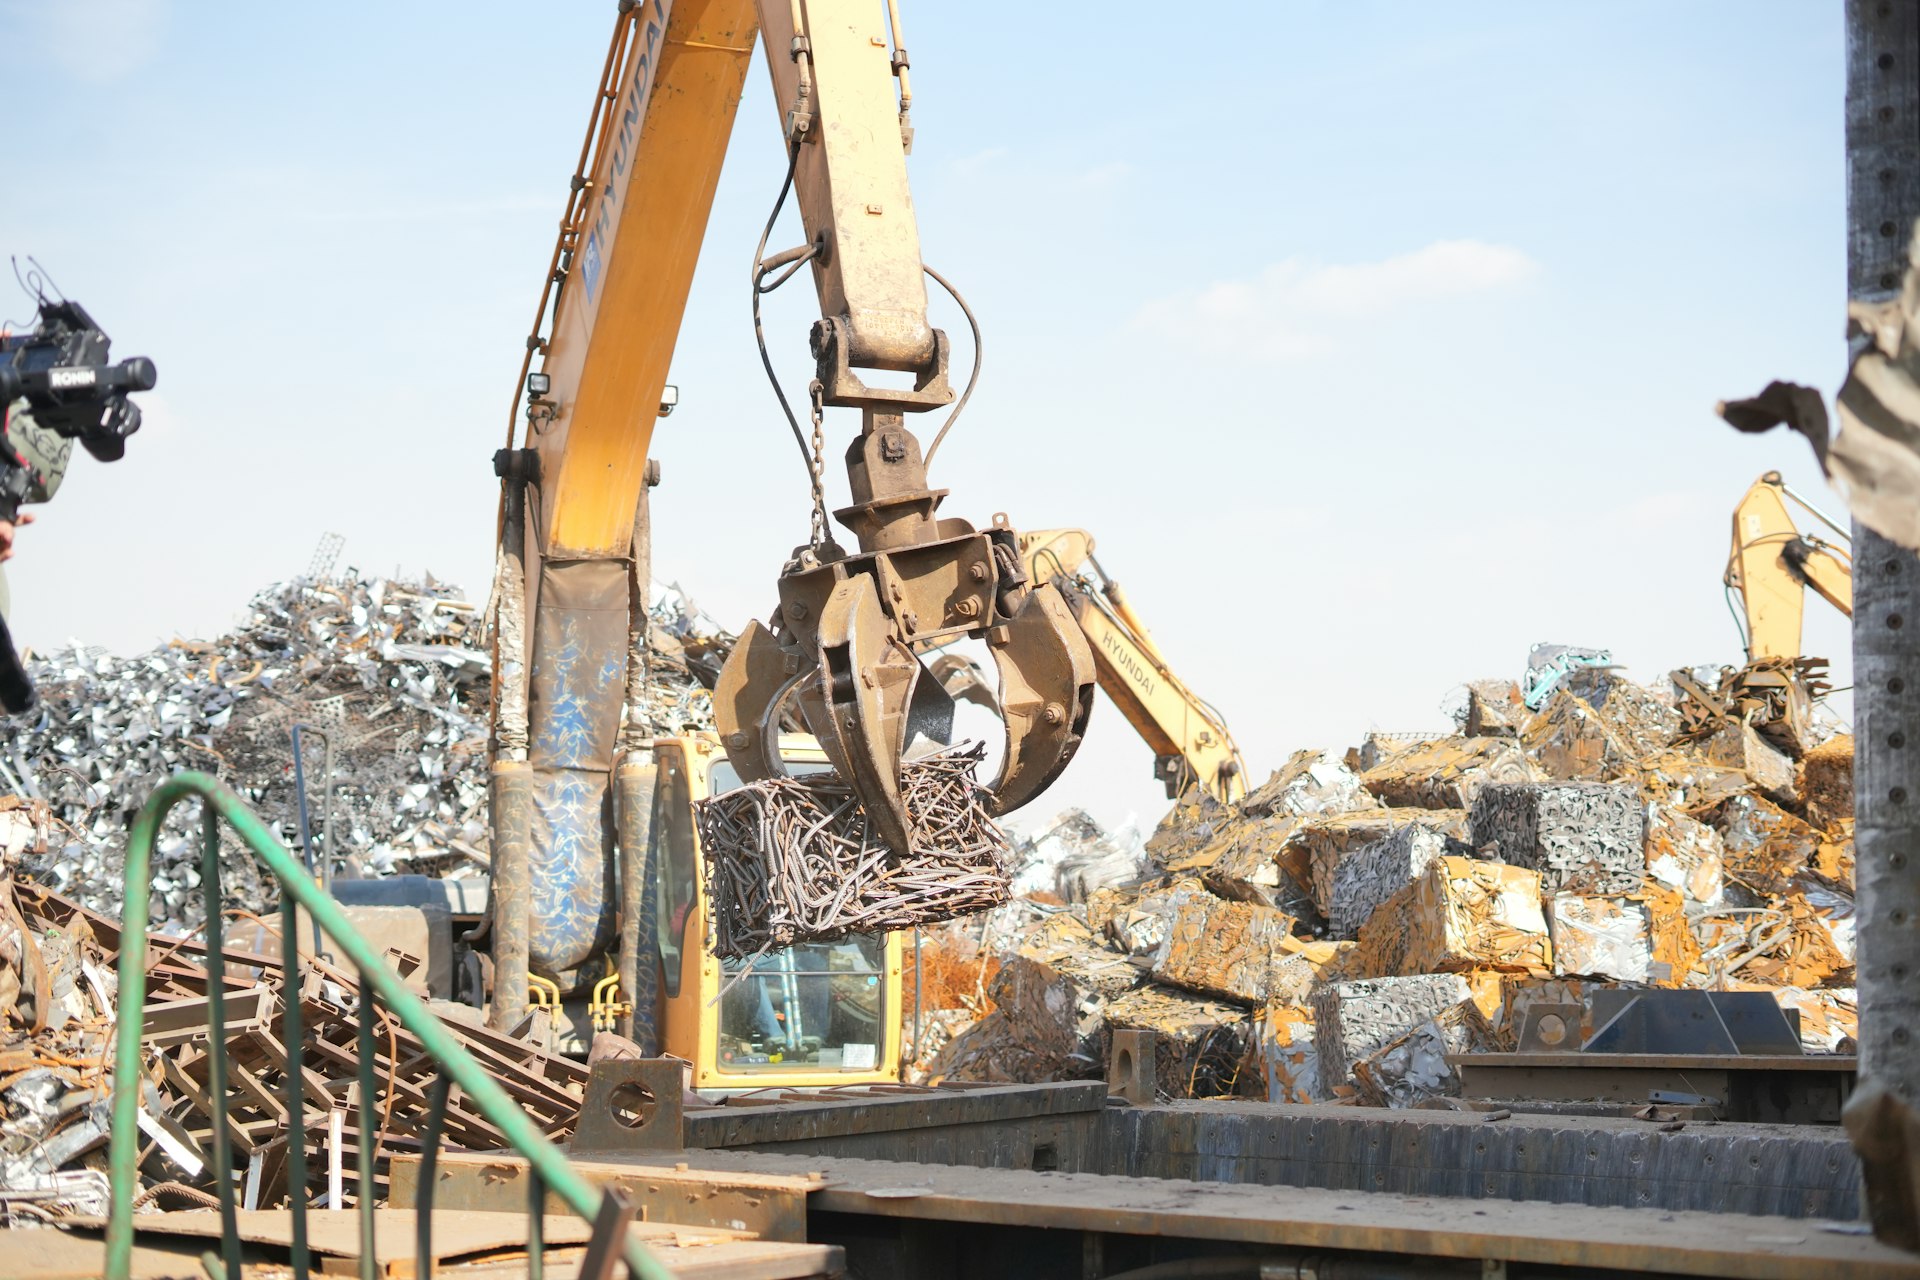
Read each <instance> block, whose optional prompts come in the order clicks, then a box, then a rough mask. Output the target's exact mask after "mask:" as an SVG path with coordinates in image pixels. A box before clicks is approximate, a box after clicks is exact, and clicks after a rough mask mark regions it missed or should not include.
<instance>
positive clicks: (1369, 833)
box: [1292, 809, 1467, 916]
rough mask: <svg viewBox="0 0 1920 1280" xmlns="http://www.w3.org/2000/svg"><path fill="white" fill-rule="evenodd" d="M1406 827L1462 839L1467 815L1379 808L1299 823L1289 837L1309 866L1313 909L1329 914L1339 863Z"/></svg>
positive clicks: (1445, 810) (1450, 812)
mask: <svg viewBox="0 0 1920 1280" xmlns="http://www.w3.org/2000/svg"><path fill="white" fill-rule="evenodd" d="M1409 826H1419V827H1426V828H1428V829H1429V830H1432V831H1437V832H1439V833H1440V834H1441V835H1444V836H1452V837H1454V838H1455V839H1465V838H1466V834H1467V815H1466V812H1465V811H1464V810H1460V809H1378V810H1373V811H1371V812H1366V813H1339V814H1329V815H1326V816H1323V817H1317V818H1308V819H1306V820H1305V821H1304V822H1302V823H1301V824H1300V827H1299V829H1298V830H1297V831H1295V832H1294V834H1293V836H1292V840H1293V841H1294V842H1295V843H1297V845H1298V847H1299V848H1300V849H1301V850H1304V851H1305V854H1306V858H1307V865H1308V866H1309V867H1310V868H1311V869H1312V872H1313V905H1314V907H1315V909H1316V910H1318V911H1319V912H1320V914H1321V915H1322V916H1327V915H1331V914H1332V912H1333V899H1334V875H1335V873H1336V872H1337V871H1338V870H1339V867H1340V864H1341V863H1342V862H1344V861H1345V860H1346V859H1347V858H1348V857H1350V856H1352V855H1353V854H1354V853H1356V852H1358V851H1359V850H1361V849H1363V848H1365V847H1366V846H1367V845H1370V844H1374V843H1377V842H1378V841H1381V840H1384V839H1386V838H1387V837H1388V836H1390V835H1392V834H1393V833H1394V832H1395V831H1398V830H1399V829H1400V828H1402V827H1409Z"/></svg>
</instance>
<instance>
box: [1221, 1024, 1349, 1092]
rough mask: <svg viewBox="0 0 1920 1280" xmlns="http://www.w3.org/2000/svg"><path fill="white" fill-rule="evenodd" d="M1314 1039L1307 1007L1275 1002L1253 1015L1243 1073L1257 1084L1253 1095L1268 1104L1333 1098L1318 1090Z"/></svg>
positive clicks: (1317, 1054) (1317, 1057)
mask: <svg viewBox="0 0 1920 1280" xmlns="http://www.w3.org/2000/svg"><path fill="white" fill-rule="evenodd" d="M1313 1038H1314V1021H1313V1009H1312V1007H1311V1006H1309V1005H1306V1004H1299V1003H1293V1002H1275V1003H1273V1004H1269V1005H1266V1006H1265V1007H1264V1008H1261V1009H1260V1010H1258V1011H1257V1012H1255V1014H1254V1015H1253V1019H1252V1023H1251V1030H1250V1032H1249V1044H1248V1046H1247V1065H1246V1067H1245V1068H1244V1069H1243V1072H1242V1076H1243V1079H1244V1080H1245V1081H1247V1082H1248V1083H1252V1082H1256V1081H1257V1082H1258V1084H1259V1088H1258V1090H1254V1091H1251V1092H1253V1094H1254V1096H1256V1097H1260V1098H1264V1099H1265V1100H1266V1101H1268V1102H1326V1101H1329V1100H1330V1099H1331V1098H1332V1096H1333V1095H1332V1094H1330V1093H1328V1092H1326V1091H1325V1089H1323V1088H1322V1087H1321V1083H1320V1051H1319V1050H1318V1049H1317V1048H1316V1047H1315V1046H1314V1039H1313Z"/></svg>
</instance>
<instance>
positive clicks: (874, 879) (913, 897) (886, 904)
mask: <svg viewBox="0 0 1920 1280" xmlns="http://www.w3.org/2000/svg"><path fill="white" fill-rule="evenodd" d="M985 754H986V748H985V746H984V745H983V744H981V743H977V742H976V743H965V744H962V745H960V746H956V747H949V748H947V749H946V750H944V751H940V752H938V753H936V754H932V755H927V756H924V757H921V758H919V759H916V760H909V761H907V762H906V763H905V764H904V765H902V766H901V770H900V783H901V787H900V789H901V794H902V795H903V796H904V798H905V800H906V808H907V813H908V815H909V816H910V818H911V820H912V823H913V847H912V848H911V849H909V850H907V851H906V852H905V853H901V852H898V851H896V850H893V849H890V848H888V847H887V846H886V845H884V844H882V843H880V841H879V839H878V838H877V837H875V836H874V835H872V834H871V833H870V832H869V831H868V829H867V822H866V816H865V814H864V813H863V812H862V811H861V808H860V805H859V802H858V801H857V800H856V799H855V797H854V794H853V788H852V787H850V786H849V785H848V784H847V783H846V782H844V781H842V780H841V778H840V777H839V775H838V774H834V773H819V774H812V775H809V776H806V777H800V778H770V779H767V780H765V781H762V782H753V783H748V784H747V785H745V786H742V787H737V788H735V789H734V790H732V791H728V792H725V793H723V794H721V795H718V796H715V797H713V798H712V799H710V800H705V801H702V802H701V804H700V806H699V824H700V841H701V845H702V847H703V848H704V849H705V851H706V860H707V894H708V898H707V900H708V901H709V902H710V903H712V904H713V925H714V950H715V952H716V954H718V955H720V956H722V957H723V958H727V959H741V958H745V957H750V956H757V955H760V954H761V953H763V952H766V951H769V950H771V949H773V948H775V947H788V946H793V945H794V944H796V943H802V942H832V941H834V940H836V939H839V938H843V937H845V936H847V935H848V934H850V933H865V932H871V931H878V930H891V929H909V928H912V927H913V926H915V925H921V924H936V923H939V922H940V921H944V920H951V919H953V918H955V917H957V916H964V915H971V914H972V913H974V912H977V911H985V910H987V909H988V908H991V907H997V906H999V905H1000V904H1001V903H1003V902H1005V901H1006V900H1007V898H1008V895H1009V889H1008V886H1009V876H1008V873H1007V868H1006V860H1007V854H1008V848H1009V846H1008V841H1007V837H1006V834H1005V833H1004V832H1003V831H1001V829H1000V828H999V826H998V825H997V824H995V822H994V821H993V818H992V817H991V816H990V814H989V810H988V807H987V801H988V798H989V797H988V793H987V791H986V789H985V788H983V787H982V786H981V785H980V784H979V782H978V781H976V780H975V778H974V772H973V771H974V766H975V765H977V764H978V763H979V762H980V760H981V759H982V758H983V757H984V756H985Z"/></svg>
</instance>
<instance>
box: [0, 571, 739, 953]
mask: <svg viewBox="0 0 1920 1280" xmlns="http://www.w3.org/2000/svg"><path fill="white" fill-rule="evenodd" d="M328 564H330V557H323V558H321V559H320V560H318V561H316V565H315V567H314V569H313V570H311V571H310V572H309V573H307V574H305V575H302V576H300V577H296V578H293V579H291V580H289V581H286V582H280V583H276V584H274V585H272V586H270V587H268V588H266V589H265V590H263V591H261V592H259V593H258V594H257V595H255V596H254V597H253V599H252V600H251V601H250V602H249V604H248V606H247V609H246V611H245V613H244V614H243V615H242V617H241V619H240V621H239V622H238V623H237V624H236V625H235V626H234V627H233V628H232V629H231V630H229V631H228V632H226V633H225V634H224V635H221V636H218V637H216V638H214V639H212V640H174V641H172V642H171V643H168V644H165V645H162V646H160V647H158V648H155V649H152V650H150V651H148V652H146V653H142V654H136V655H133V656H131V657H119V656H116V655H113V654H110V653H108V652H107V651H106V650H104V649H100V648H97V647H92V646H87V645H80V644H72V645H68V646H66V647H63V648H60V649H56V650H53V651H52V652H50V653H48V654H45V655H40V656H36V657H34V658H32V659H31V660H30V665H31V669H32V672H33V677H34V680H35V681H36V682H37V683H38V684H39V686H40V691H41V695H42V706H41V707H40V709H39V710H38V711H36V712H35V713H34V715H33V716H32V717H31V718H29V719H21V720H15V721H12V722H11V723H10V725H9V731H8V734H7V737H6V740H5V745H4V749H0V770H3V771H0V784H4V788H5V789H9V790H13V791H16V792H19V793H21V794H22V795H25V796H28V797H32V798H39V799H44V800H45V801H46V802H47V804H48V806H49V808H50V812H51V817H52V820H53V821H52V831H53V833H54V837H53V838H52V839H51V840H49V841H48V842H47V849H46V852H45V853H44V854H32V853H29V854H28V855H27V856H26V858H25V859H24V862H23V867H22V870H23V872H24V873H25V874H28V875H31V876H33V877H34V878H36V879H38V880H40V881H42V882H44V883H46V884H48V885H50V886H51V887H53V888H54V889H56V890H58V891H60V892H62V893H65V894H67V895H69V896H71V897H74V898H76V899H78V900H80V901H81V902H83V903H85V904H86V905H87V906H88V907H90V908H93V909H95V910H99V911H103V912H106V913H107V914H109V915H117V914H118V912H119V909H120V904H119V893H120V866H121V859H122V857H123V856H124V854H125V840H126V823H127V816H128V815H130V814H131V813H133V812H134V811H135V810H137V809H138V808H139V807H140V805H141V804H142V803H144V802H145V800H146V798H147V796H148V795H149V794H150V793H151V792H152V790H153V788H154V787H155V786H157V785H158V784H159V783H160V782H161V780H163V779H164V778H166V777H168V776H169V775H171V774H173V773H174V772H176V771H177V770H180V769H200V770H204V771H206V772H209V773H213V774H214V775H215V776H217V777H218V778H220V780H221V781H223V782H225V783H227V784H228V785H229V786H231V787H233V788H234V789H235V790H236V791H238V792H240V793H241V795H243V796H244V797H245V798H246V799H247V801H248V802H249V803H250V804H252V805H254V806H255V807H256V808H257V809H259V810H260V811H261V812H262V813H264V814H266V815H267V816H268V817H269V818H270V819H278V820H280V821H281V822H282V824H283V826H282V838H283V839H285V840H286V841H287V842H288V843H289V844H293V843H294V842H295V840H296V839H297V836H296V834H295V831H294V829H293V823H292V821H291V820H292V817H293V813H294V809H295V795H294V788H293V767H292V766H293V750H292V745H291V737H290V732H289V731H290V730H291V729H292V727H293V726H294V725H295V724H304V725H306V726H308V727H309V728H310V729H311V730H312V731H313V732H312V734H311V736H310V737H309V740H308V741H309V745H308V746H307V760H306V782H307V789H308V798H309V805H310V809H311V815H312V820H313V824H314V836H315V843H316V846H321V845H324V846H325V847H326V848H327V849H328V850H329V851H330V853H331V854H332V855H333V857H334V860H335V864H336V869H346V870H350V871H352V872H356V873H357V874H359V875H362V876H382V875H390V874H395V873H401V872H412V873H420V874H426V875H438V876H451V877H460V876H466V875H473V874H476V873H479V872H482V871H484V870H485V869H486V867H487V865H488V857H487V855H488V847H487V825H486V798H487V760H486V722H487V708H488V703H489V701H490V697H491V674H492V673H491V670H490V661H489V659H488V657H487V654H486V653H485V651H484V645H482V644H481V642H480V641H481V636H480V632H481V628H482V627H483V626H484V621H485V620H484V618H483V617H482V613H481V610H480V609H479V608H478V607H477V606H475V605H474V604H472V603H470V602H468V601H466V600H464V599H462V598H461V592H460V590H459V589H458V588H457V587H454V586H451V585H449V584H447V583H443V582H440V581H437V580H436V579H435V578H433V576H432V575H430V574H427V575H422V576H421V577H420V578H417V579H414V578H386V577H379V576H369V575H363V574H360V573H358V572H356V571H354V570H351V569H349V570H344V571H341V572H339V573H333V572H331V571H330V570H329V569H328V567H327V565H328ZM651 616H652V628H651V636H650V644H651V648H652V654H651V661H650V663H649V669H648V685H647V695H648V706H647V711H648V714H649V717H650V718H651V719H652V721H653V722H654V728H655V730H656V731H657V732H662V733H681V732H687V731H690V730H696V729H707V728H711V727H712V725H713V706H712V701H711V698H710V697H709V695H708V688H709V687H710V686H711V684H712V681H713V677H714V676H715V675H717V673H718V671H719V668H720V664H721V662H723V661H724V660H725V658H726V654H727V652H728V650H729V649H730V648H731V647H732V643H733V637H732V635H731V634H729V633H728V632H726V631H724V630H721V629H720V628H718V627H715V626H713V625H712V624H710V623H708V622H706V621H705V620H704V619H703V618H701V616H700V615H699V613H698V611H697V610H696V609H694V608H693V606H692V605H691V604H690V602H688V601H687V600H686V598H685V596H684V595H683V594H679V593H677V592H673V591H670V592H669V593H668V594H667V595H666V596H665V598H664V599H663V600H662V601H661V602H660V603H659V604H656V605H655V607H654V609H653V610H652V615H651ZM323 736H324V737H325V738H329V739H331V746H332V748H333V753H332V755H333V777H332V791H333V804H332V812H333V817H334V824H333V825H334V831H333V832H332V833H331V838H326V837H325V835H324V834H323V832H322V830H321V823H322V819H323V816H324V814H325V813H326V811H327V805H326V803H325V796H324V792H325V789H326V787H327V777H326V753H325V751H324V749H323V743H322V741H321V739H322V737H323ZM9 775H11V776H9ZM198 823H199V818H198V816H197V811H196V810H194V809H193V808H192V807H191V806H188V807H184V808H181V809H177V810H175V811H174V812H173V813H172V814H171V815H169V817H168V819H167V826H166V830H165V831H164V832H163V833H162V837H161V841H160V844H159V846H158V848H157V849H156V851H155V852H156V858H155V866H154V890H155V892H154V895H153V911H154V925H155V927H156V928H161V929H182V928H190V927H192V926H194V925H197V924H198V923H199V922H200V912H201V909H200V905H199V894H198V893H197V892H196V890H197V888H198V885H199V880H200V872H199V868H198V865H197V862H198V857H199V854H198V844H197V840H198V832H197V827H198ZM222 882H223V884H224V885H225V886H226V888H227V891H228V894H229V898H230V901H231V902H232V903H233V905H237V906H241V907H244V908H246V909H247V910H250V911H254V912H256V913H260V912H265V911H266V910H268V909H269V908H270V907H271V906H272V905H273V902H274V901H275V899H274V897H273V895H272V894H271V893H270V892H269V891H268V888H267V886H265V885H264V884H262V883H261V882H260V880H259V879H258V877H257V876H256V875H255V874H254V869H253V864H252V860H251V859H250V858H248V857H246V856H244V855H243V854H242V853H241V852H240V850H239V848H238V846H235V847H234V848H233V850H232V855H231V857H230V858H228V859H227V860H226V863H225V867H224V871H223V880H222Z"/></svg>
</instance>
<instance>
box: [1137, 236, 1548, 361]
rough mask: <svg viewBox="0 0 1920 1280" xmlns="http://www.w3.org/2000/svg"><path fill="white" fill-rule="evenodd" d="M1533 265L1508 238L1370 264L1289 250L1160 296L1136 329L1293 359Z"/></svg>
mask: <svg viewBox="0 0 1920 1280" xmlns="http://www.w3.org/2000/svg"><path fill="white" fill-rule="evenodd" d="M1539 270H1540V267H1539V264H1538V263H1537V262H1535V261H1534V260H1533V259H1532V258H1531V257H1529V256H1528V255H1527V254H1526V253H1525V252H1523V251H1522V250H1519V249H1516V248H1513V247H1512V246H1510V245H1499V244H1488V243H1486V242H1485V241H1481V240H1439V241H1435V242H1434V243H1433V244H1430V245H1427V246H1426V247H1425V248H1422V249H1416V250H1414V251H1413V252H1412V253H1403V254H1398V255H1395V256H1394V257H1390V258H1382V259H1380V260H1378V261H1374V262H1350V263H1323V262H1316V261H1313V260H1311V259H1307V258H1287V259H1284V260H1283V261H1280V262H1276V263H1274V264H1273V265H1272V266H1270V267H1268V268H1266V269H1265V270H1264V271H1262V272H1260V273H1259V274H1258V275H1256V276H1253V277H1252V278H1250V279H1245V280H1226V281H1221V282H1219V283H1217V284H1213V285H1209V286H1208V287H1207V288H1205V289H1201V290H1198V291H1196V292H1189V293H1182V294H1176V295H1173V296H1171V297H1166V298H1160V299H1157V300H1155V301H1153V302H1149V303H1147V304H1146V305H1145V306H1143V307H1142V308H1141V309H1140V311H1139V312H1138V313H1137V315H1136V316H1135V324H1136V326H1137V327H1139V328H1142V329H1146V330H1148V331H1151V332H1154V333H1159V334H1162V335H1164V336H1167V337H1169V338H1175V339H1185V340H1191V341H1193V342H1197V343H1200V344H1203V345H1206V346H1210V347H1213V348H1216V349H1224V350H1227V351H1231V352H1235V353H1237V354H1239V355H1242V356H1251V357H1254V358H1258V359H1266V360H1276V361H1293V360H1306V359H1312V358H1315V357H1319V356H1323V355H1326V354H1328V353H1330V352H1332V351H1334V350H1336V349H1338V348H1339V347H1340V346H1341V345H1343V339H1344V338H1345V337H1346V336H1348V335H1349V334H1350V333H1351V331H1352V329H1353V327H1354V325H1355V324H1356V322H1360V321H1366V322H1369V323H1370V324H1371V323H1374V322H1378V321H1380V320H1382V319H1383V318H1385V317H1387V316H1389V315H1392V314H1395V313H1402V314H1404V313H1405V312H1406V311H1408V310H1410V309H1413V308H1422V309H1431V308H1432V307H1433V306H1435V305H1436V304H1443V303H1446V302H1449V301H1456V300H1460V299H1465V298H1470V297H1476V296H1481V295H1487V294H1496V293H1501V292H1505V291H1510V290H1513V289H1516V288H1518V287H1520V286H1523V285H1525V284H1526V283H1527V282H1529V281H1531V280H1532V279H1533V278H1534V277H1535V276H1537V275H1538V274H1539Z"/></svg>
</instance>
